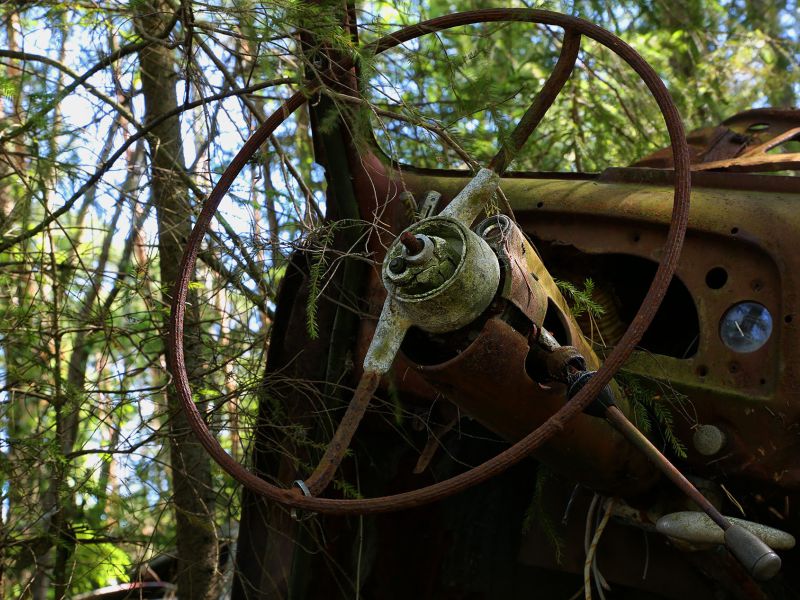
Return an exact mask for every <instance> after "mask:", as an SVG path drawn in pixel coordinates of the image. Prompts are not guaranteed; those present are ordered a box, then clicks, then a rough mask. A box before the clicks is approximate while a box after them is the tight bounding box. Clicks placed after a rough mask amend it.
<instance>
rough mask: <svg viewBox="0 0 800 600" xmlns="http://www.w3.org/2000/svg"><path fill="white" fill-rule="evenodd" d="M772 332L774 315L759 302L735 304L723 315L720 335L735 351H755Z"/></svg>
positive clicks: (764, 342)
mask: <svg viewBox="0 0 800 600" xmlns="http://www.w3.org/2000/svg"><path fill="white" fill-rule="evenodd" d="M771 334H772V315H771V314H769V311H768V310H767V307H766V306H764V305H763V304H759V303H758V302H740V303H739V304H734V305H733V306H731V307H730V308H729V309H728V312H726V313H725V316H723V317H722V321H720V324H719V337H721V338H722V342H723V343H724V344H725V345H726V346H727V347H728V348H730V349H731V350H733V351H734V352H739V353H742V354H745V353H747V352H755V351H756V350H758V349H759V348H761V347H762V346H763V345H764V344H766V343H767V340H768V339H769V336H770V335H771Z"/></svg>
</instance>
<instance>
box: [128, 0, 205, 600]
mask: <svg viewBox="0 0 800 600" xmlns="http://www.w3.org/2000/svg"><path fill="white" fill-rule="evenodd" d="M137 6H139V7H140V11H141V12H140V15H141V17H140V18H139V19H137V27H138V28H139V30H140V31H141V32H142V33H143V34H148V33H149V34H151V35H152V33H153V32H154V31H160V30H161V29H162V28H163V27H164V26H165V24H166V23H167V20H168V19H169V18H170V16H171V10H170V8H169V5H168V4H167V3H166V2H160V1H158V0H156V1H153V2H144V3H142V4H139V5H137ZM139 61H140V65H141V75H142V91H143V94H144V99H145V122H146V123H147V122H150V121H152V120H153V119H154V118H156V117H157V116H158V115H160V114H163V113H165V112H168V111H170V110H174V109H175V108H176V107H177V106H178V100H177V95H176V90H175V83H176V80H177V73H176V61H175V58H174V56H173V54H172V52H171V51H170V50H169V49H168V48H166V47H165V46H163V45H160V44H153V45H151V46H149V47H147V48H145V49H143V50H141V51H140V52H139ZM150 153H151V156H150V160H151V183H150V190H151V194H152V198H153V203H154V205H155V208H156V216H157V220H158V250H159V263H160V274H161V295H162V299H163V300H164V302H165V304H169V302H170V298H169V296H170V295H171V293H172V289H173V287H174V285H175V282H176V281H177V279H178V271H179V265H180V260H181V256H182V254H183V246H184V244H185V243H186V240H187V238H188V236H189V232H190V231H191V210H190V208H189V204H188V190H187V186H186V185H185V183H182V182H181V180H180V178H179V176H178V173H177V171H176V169H179V168H183V164H184V163H183V151H182V147H181V133H180V122H179V120H178V119H177V118H171V119H168V120H166V121H164V122H163V123H161V124H159V125H158V126H157V127H156V128H154V130H153V136H152V138H151V139H150ZM188 306H189V307H190V309H189V311H188V315H187V322H186V329H185V336H186V366H187V369H188V372H189V377H190V378H192V376H193V374H194V375H195V376H196V374H197V373H198V371H199V367H200V363H201V361H200V328H199V324H198V321H199V314H198V306H197V297H196V294H194V293H193V292H191V291H190V294H189V298H188ZM168 318H169V317H168V315H164V329H166V328H167V321H168ZM167 407H168V409H169V413H170V421H169V423H170V427H169V432H170V462H171V467H172V489H173V500H174V506H175V520H176V526H177V545H178V574H177V583H178V594H179V595H180V597H181V599H182V600H201V599H203V600H205V599H210V598H215V597H216V596H217V594H218V589H217V588H218V587H219V584H220V581H221V577H220V573H219V570H218V562H219V548H218V544H217V532H216V528H215V525H214V490H213V487H212V481H211V465H210V459H209V457H208V455H207V454H206V453H205V450H203V448H202V446H201V445H200V444H199V443H198V442H197V441H196V440H195V438H194V436H193V434H192V432H191V430H190V428H189V425H188V421H187V419H186V416H185V414H184V413H183V411H182V410H181V408H180V402H179V399H178V396H177V394H176V392H175V389H174V387H173V386H170V387H169V388H168V389H167Z"/></svg>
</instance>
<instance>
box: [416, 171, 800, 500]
mask: <svg viewBox="0 0 800 600" xmlns="http://www.w3.org/2000/svg"><path fill="white" fill-rule="evenodd" d="M667 178H668V174H666V173H665V172H664V171H656V170H652V171H651V170H649V169H619V170H613V171H609V172H606V173H605V174H604V175H602V176H601V177H599V178H585V179H578V178H569V179H557V178H551V177H544V178H543V177H541V176H532V177H526V176H516V177H511V178H507V179H504V181H503V185H502V187H503V190H504V192H505V193H506V195H507V196H508V198H509V200H510V202H511V205H512V206H513V208H514V212H515V215H516V219H517V221H518V223H519V224H520V226H521V227H522V229H523V230H524V231H525V232H526V233H527V234H528V235H529V236H530V237H531V239H532V241H533V242H534V243H535V245H536V247H537V249H538V251H539V252H540V254H541V256H542V258H543V259H544V262H545V264H546V265H547V267H548V269H549V270H550V271H551V272H552V273H553V275H554V277H556V278H557V279H563V280H568V281H572V282H574V283H576V284H579V283H580V281H581V280H582V279H586V278H591V279H592V280H593V281H594V282H596V286H597V289H598V290H600V291H601V292H603V291H605V292H607V295H608V296H609V298H610V300H609V301H608V307H607V308H608V309H609V311H610V312H612V313H614V314H613V320H615V321H617V322H618V327H617V328H616V329H617V330H619V329H620V328H622V331H624V326H627V324H628V323H627V321H626V319H629V318H630V317H631V316H632V315H633V314H634V312H635V310H636V309H637V308H638V306H639V303H640V302H641V299H642V298H643V297H644V294H645V292H646V291H647V286H648V285H649V282H650V280H651V279H652V276H653V274H654V272H655V269H656V265H657V261H658V260H659V259H660V253H661V250H662V247H663V244H664V240H665V236H666V229H667V224H668V222H669V218H670V213H671V209H672V197H673V192H672V189H671V187H670V183H669V181H667V180H666V179H667ZM467 179H468V178H467V177H466V176H464V177H462V176H459V175H456V174H455V173H450V174H447V175H437V176H430V175H427V174H424V173H421V172H412V173H405V174H404V181H405V184H406V185H407V186H408V188H409V189H413V190H415V191H419V192H422V191H424V190H437V191H439V192H441V193H442V196H443V198H442V201H443V202H446V201H447V200H448V199H449V198H451V197H452V196H453V195H454V194H455V193H457V191H458V190H459V189H461V187H463V185H464V184H465V183H466V181H467ZM695 179H696V180H695V185H694V187H693V191H692V209H691V216H690V222H689V230H688V232H687V236H686V242H685V245H684V249H683V253H682V257H681V261H680V266H679V268H678V274H677V281H673V284H672V286H671V288H670V291H669V292H668V294H667V298H666V299H665V301H664V304H663V305H662V307H661V309H660V310H659V314H658V315H657V317H656V319H655V320H654V322H653V324H652V325H651V327H650V330H649V331H648V334H647V335H646V336H645V337H644V338H643V340H642V342H641V348H640V350H639V351H638V352H636V353H635V355H634V356H633V358H632V359H631V360H630V361H629V363H628V365H627V366H626V371H627V372H628V373H630V374H634V375H637V376H640V377H642V378H645V379H647V380H650V381H656V382H659V383H660V384H661V385H662V386H666V387H668V388H670V389H674V390H675V391H676V392H677V393H678V394H680V395H681V396H684V397H685V398H684V401H683V403H682V409H681V410H680V411H679V413H680V416H679V417H677V418H676V419H675V428H676V433H677V435H678V436H679V438H680V439H682V440H683V441H684V442H685V444H686V446H687V451H688V452H687V458H686V461H687V462H688V463H689V465H690V468H691V471H692V472H695V473H698V474H707V475H711V474H715V473H721V474H725V475H726V476H731V475H734V476H736V475H742V476H746V477H748V478H753V479H756V480H760V481H763V482H765V483H766V482H769V483H772V484H775V485H777V486H779V487H790V488H794V487H797V485H798V484H800V469H798V467H797V466H796V462H797V461H796V456H797V452H798V451H800V447H799V446H800V444H798V441H799V440H800V437H798V433H799V432H800V423H798V413H800V397H798V392H797V391H796V388H797V381H798V376H800V373H798V372H797V368H796V367H795V366H794V365H795V363H796V361H797V358H798V353H800V349H799V348H798V343H797V340H798V337H797V327H798V322H797V319H798V318H800V313H798V311H799V310H800V309H799V308H798V301H799V300H800V298H799V297H798V292H799V291H800V284H799V283H798V272H799V267H800V258H798V253H797V244H798V232H800V218H798V216H797V214H798V212H797V206H798V202H800V189H796V188H795V186H796V185H797V184H796V179H794V178H792V177H780V176H755V175H726V177H725V179H720V178H715V177H714V174H708V175H705V174H698V175H697V176H696V178H695ZM709 182H710V183H711V184H712V185H713V186H715V187H706V186H707V185H708V184H709ZM720 182H724V185H725V186H727V187H719V186H720ZM793 188H795V189H793ZM743 303H744V304H743ZM747 310H749V311H750V312H751V313H752V312H753V311H755V313H756V317H755V318H757V320H758V322H757V323H755V331H756V335H755V337H756V338H758V339H755V340H750V343H749V345H748V344H744V345H742V346H736V344H735V343H731V342H730V340H729V341H728V344H727V345H726V343H725V342H724V341H723V335H722V334H721V327H722V326H723V325H726V326H728V327H736V328H739V329H738V331H742V330H741V328H740V325H739V323H740V321H741V317H742V314H744V316H745V317H746V316H747ZM729 311H732V312H729ZM737 311H738V312H737ZM609 318H610V317H608V316H606V320H608V319H609ZM737 319H739V320H737ZM723 321H724V323H723ZM588 329H589V330H587V329H584V334H585V335H587V336H588V337H592V338H594V339H593V341H594V342H596V346H598V347H599V348H600V349H602V347H603V345H605V346H611V345H613V342H614V341H615V340H614V339H613V331H614V327H611V333H612V336H611V338H610V339H609V336H608V335H606V336H605V337H603V336H600V335H598V334H597V332H594V331H592V330H591V329H592V328H591V327H589V328H588ZM750 330H753V323H751V324H750ZM734 331H736V330H734ZM606 333H608V332H606ZM748 333H749V331H748ZM562 335H563V334H562ZM742 335H744V333H742ZM598 338H602V339H598ZM560 341H562V342H563V343H570V342H571V340H569V339H565V340H560ZM756 346H759V347H756ZM704 425H705V426H708V425H711V426H713V427H714V428H715V430H716V431H718V432H721V433H722V434H723V441H722V442H721V443H720V444H718V446H719V447H718V448H717V449H714V451H713V452H709V451H708V449H707V448H701V449H702V450H703V452H701V451H698V445H699V446H702V444H700V443H699V442H695V443H693V439H696V438H695V434H696V433H697V431H698V429H699V428H700V427H701V426H704Z"/></svg>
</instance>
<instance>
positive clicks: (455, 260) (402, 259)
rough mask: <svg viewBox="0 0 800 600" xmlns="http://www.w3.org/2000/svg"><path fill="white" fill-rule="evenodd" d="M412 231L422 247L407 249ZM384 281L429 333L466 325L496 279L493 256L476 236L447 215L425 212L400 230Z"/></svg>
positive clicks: (494, 289)
mask: <svg viewBox="0 0 800 600" xmlns="http://www.w3.org/2000/svg"><path fill="white" fill-rule="evenodd" d="M408 234H411V235H413V236H414V237H415V238H416V240H417V241H419V242H420V243H421V244H422V249H421V250H419V251H418V252H417V253H416V254H413V255H410V254H409V250H408V249H407V247H406V245H404V243H403V241H402V240H403V237H404V236H405V239H408ZM383 284H384V286H385V287H386V290H387V291H388V292H389V296H390V297H391V298H392V299H393V300H394V303H395V306H396V308H397V310H398V311H399V312H402V313H405V316H406V317H407V318H408V320H409V321H410V322H411V324H413V325H415V326H417V327H419V328H420V329H424V330H425V331H429V332H431V333H444V332H448V331H454V330H456V329H460V328H461V327H464V326H465V325H468V324H469V323H471V322H472V321H474V320H475V318H476V317H477V316H478V315H480V314H481V313H482V312H483V311H484V310H486V307H488V306H489V304H490V303H491V302H492V299H493V298H494V295H495V293H496V292H497V288H498V286H499V284H500V265H499V264H498V261H497V256H496V255H495V254H494V252H493V251H492V249H491V248H490V247H489V245H488V244H487V243H486V242H485V241H484V240H483V239H481V237H480V236H478V235H477V234H475V233H474V232H473V231H471V230H470V229H469V228H468V227H466V226H465V225H464V224H463V223H461V222H460V221H458V220H456V219H454V218H450V217H442V216H437V217H430V218H428V219H424V220H422V221H419V222H418V223H416V224H414V225H413V226H412V227H410V228H408V229H407V230H406V231H405V232H403V233H402V234H401V235H400V236H399V237H398V238H397V240H395V243H394V244H392V246H391V247H390V248H389V252H388V253H387V255H386V260H385V261H384V263H383Z"/></svg>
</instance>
